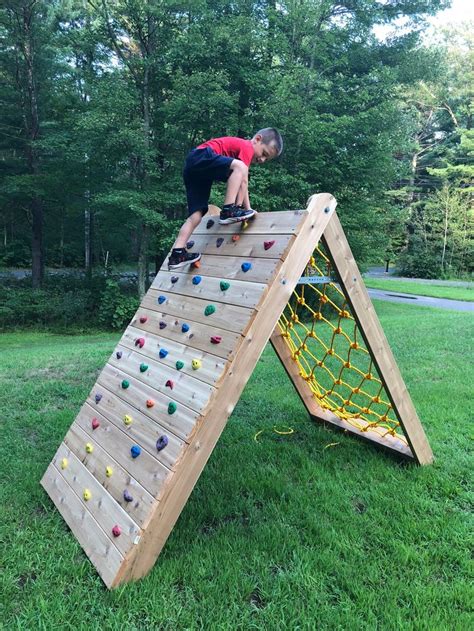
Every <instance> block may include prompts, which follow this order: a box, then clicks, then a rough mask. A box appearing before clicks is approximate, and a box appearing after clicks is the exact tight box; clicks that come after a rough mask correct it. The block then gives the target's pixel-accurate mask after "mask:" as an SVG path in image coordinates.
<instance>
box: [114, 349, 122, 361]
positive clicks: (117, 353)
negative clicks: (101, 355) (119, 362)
mask: <svg viewBox="0 0 474 631" xmlns="http://www.w3.org/2000/svg"><path fill="white" fill-rule="evenodd" d="M115 356H116V357H117V359H121V357H122V351H117V352H116V353H115Z"/></svg>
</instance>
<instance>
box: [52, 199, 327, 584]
mask: <svg viewBox="0 0 474 631" xmlns="http://www.w3.org/2000/svg"><path fill="white" fill-rule="evenodd" d="M335 206H336V202H335V200H334V198H333V197H332V196H331V195H329V194H320V195H315V196H313V197H312V198H311V199H310V202H309V205H308V208H307V209H306V210H304V211H296V212H277V213H263V214H259V215H258V216H257V217H256V218H255V220H254V221H252V222H251V223H250V225H249V226H248V228H247V229H246V230H242V226H241V225H240V224H233V225H226V226H221V225H219V223H218V220H217V218H214V219H213V218H209V217H207V216H206V217H205V218H204V219H203V221H202V222H201V224H200V226H199V227H198V228H197V230H196V231H195V233H194V235H193V236H192V239H193V241H194V245H193V250H194V251H200V252H202V253H203V257H202V261H201V267H200V268H199V269H192V268H189V269H184V270H180V271H179V272H168V270H167V267H166V264H165V265H164V266H163V267H162V269H161V270H160V271H159V273H158V274H157V276H156V278H155V280H154V282H153V285H152V286H151V288H150V290H149V291H148V293H147V294H146V296H145V297H144V299H143V301H142V303H141V305H140V308H139V309H138V311H137V313H136V315H135V317H134V318H133V320H132V322H131V323H130V325H129V327H128V328H127V329H126V331H125V333H124V334H123V336H122V338H121V340H120V342H119V344H118V346H117V348H116V349H115V350H114V352H113V353H112V355H111V357H110V359H109V361H108V362H107V364H106V366H105V368H104V369H103V370H102V372H101V374H100V375H99V377H98V379H97V382H96V383H95V384H94V387H93V388H92V390H91V392H90V395H89V397H88V398H87V400H86V402H85V403H84V405H83V407H82V408H81V410H80V412H79V414H78V415H77V418H76V419H75V421H74V422H73V424H72V426H71V428H70V429H69V431H68V433H67V434H66V436H65V438H64V440H63V442H62V443H61V445H60V447H59V449H58V451H57V452H56V455H55V456H54V458H53V460H52V462H51V464H50V465H49V467H48V469H47V470H46V473H45V474H44V477H43V479H42V481H41V483H42V485H43V487H44V488H45V490H46V491H47V493H48V494H49V496H50V497H51V499H52V500H53V502H54V503H55V505H56V507H57V508H58V510H59V512H60V513H61V515H62V516H63V518H64V519H65V521H66V522H67V524H68V525H69V527H70V528H71V530H72V532H73V533H74V535H75V536H76V538H77V539H78V541H79V543H80V544H81V546H82V547H83V549H84V550H85V552H86V554H87V555H88V556H89V558H90V560H91V561H92V563H93V564H94V565H95V567H96V568H97V571H98V573H99V574H100V576H101V577H102V579H103V581H104V582H105V584H106V585H107V586H108V587H116V586H118V585H120V584H121V583H124V582H126V581H129V580H133V579H137V578H140V577H141V576H143V575H145V574H146V573H147V572H148V571H149V570H150V569H151V568H152V567H153V565H154V563H155V560H156V558H157V556H158V554H159V553H160V550H161V549H162V547H163V545H164V543H165V541H166V539H167V537H168V535H169V534H170V532H171V530H172V528H173V525H174V523H175V522H176V520H177V518H178V516H179V514H180V512H181V510H182V508H183V507H184V505H185V503H186V500H187V498H188V497H189V495H190V493H191V491H192V489H193V487H194V485H195V483H196V481H197V479H198V477H199V475H200V473H201V471H202V469H203V467H204V465H205V464H206V461H207V459H208V458H209V455H210V454H211V452H212V450H213V448H214V446H215V444H216V442H217V440H218V438H219V436H220V434H221V432H222V430H223V428H224V426H225V424H226V421H227V419H228V417H229V415H230V414H231V413H232V410H233V409H234V407H235V405H236V403H237V401H238V399H239V396H240V394H241V392H242V390H243V388H244V386H245V383H246V382H247V380H248V378H249V377H250V375H251V373H252V371H253V368H254V366H255V364H256V362H257V360H258V358H259V356H260V354H261V352H262V351H263V349H264V347H265V345H266V343H267V341H268V339H269V337H270V335H271V333H272V331H273V329H274V327H275V325H276V322H277V320H278V318H279V316H280V313H281V312H282V310H283V308H284V307H285V305H286V303H287V302H288V299H289V297H290V295H291V293H292V291H293V288H294V286H295V284H296V282H297V280H298V278H299V277H300V275H301V273H302V272H303V269H304V267H305V265H306V263H307V261H308V259H309V257H310V255H311V253H312V251H313V249H314V247H315V245H316V244H317V243H318V241H319V239H320V238H321V235H322V234H323V231H324V229H325V227H326V226H327V224H328V222H329V220H330V218H331V216H332V215H333V213H334V210H335Z"/></svg>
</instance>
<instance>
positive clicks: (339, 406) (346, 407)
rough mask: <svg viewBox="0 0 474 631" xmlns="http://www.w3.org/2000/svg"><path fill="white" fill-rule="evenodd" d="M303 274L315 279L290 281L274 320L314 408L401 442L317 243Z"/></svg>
mask: <svg viewBox="0 0 474 631" xmlns="http://www.w3.org/2000/svg"><path fill="white" fill-rule="evenodd" d="M304 276H317V277H318V280H317V282H316V283H313V282H309V283H302V284H298V285H297V286H296V289H295V291H294V292H293V296H292V297H291V299H290V301H289V302H288V304H287V306H286V308H285V310H284V311H283V313H282V315H281V317H280V320H279V322H278V325H279V328H280V331H281V333H282V335H283V338H284V339H285V341H286V343H287V344H288V346H289V348H290V351H291V356H292V358H293V359H294V361H296V363H297V364H298V368H299V372H300V375H301V377H303V379H305V381H306V382H307V383H308V386H309V387H310V388H311V391H312V393H313V396H314V397H315V398H316V399H317V402H318V404H319V405H320V407H322V408H324V409H326V410H330V411H331V412H333V413H334V414H335V415H336V416H338V417H339V418H340V419H343V420H344V421H346V422H347V423H349V424H350V425H352V426H353V427H355V428H357V429H358V430H360V431H361V432H367V431H368V430H369V429H370V430H372V431H375V432H377V433H378V434H379V435H380V436H381V437H385V436H387V435H391V436H394V437H396V438H398V439H400V440H402V441H403V442H404V443H405V444H407V441H406V439H405V437H404V435H403V434H402V433H401V428H400V423H399V422H398V419H397V418H396V415H395V412H394V410H393V408H392V405H391V403H390V402H389V401H388V400H387V399H388V397H387V396H386V393H385V389H384V386H383V384H382V382H381V380H380V377H379V374H378V372H377V369H376V367H375V365H374V362H373V360H372V357H371V355H370V353H369V351H368V350H367V348H366V346H365V343H364V340H363V338H362V336H361V335H360V332H359V330H358V326H357V323H356V321H355V320H354V318H353V316H352V314H351V312H350V307H349V305H348V303H347V300H346V298H345V296H344V293H343V292H342V291H341V289H340V288H339V287H338V285H337V284H336V283H335V282H332V280H331V262H330V260H329V258H328V257H327V256H326V254H325V253H324V251H323V250H322V248H320V247H319V248H317V249H316V250H315V251H314V253H313V256H312V257H311V259H310V261H309V263H308V265H307V267H306V270H305V272H304Z"/></svg>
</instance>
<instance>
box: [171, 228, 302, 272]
mask: <svg viewBox="0 0 474 631" xmlns="http://www.w3.org/2000/svg"><path fill="white" fill-rule="evenodd" d="M218 239H224V241H223V242H222V243H220V241H218ZM294 239H295V237H294V236H293V235H291V234H279V235H276V234H271V233H270V234H268V235H265V236H260V235H256V234H247V233H241V234H239V239H238V240H237V241H233V240H232V235H230V234H228V235H226V234H219V235H209V234H193V236H192V241H194V245H193V246H192V248H189V251H190V252H201V254H204V255H213V256H221V257H224V256H232V257H242V258H243V259H244V260H251V259H255V260H256V261H258V260H259V259H261V258H268V259H281V258H284V257H285V255H286V253H287V252H288V251H289V250H290V249H291V246H292V244H293V242H294ZM265 241H275V243H274V244H273V245H272V247H271V248H269V249H268V250H265V247H264V242H265ZM219 244H220V245H219ZM167 269H168V260H167V259H166V260H165V261H164V263H163V265H162V267H161V271H165V270H167ZM181 269H186V270H188V269H189V268H181Z"/></svg>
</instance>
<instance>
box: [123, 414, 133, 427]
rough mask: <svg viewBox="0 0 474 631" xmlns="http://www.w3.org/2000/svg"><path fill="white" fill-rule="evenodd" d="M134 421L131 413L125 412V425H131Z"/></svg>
mask: <svg viewBox="0 0 474 631" xmlns="http://www.w3.org/2000/svg"><path fill="white" fill-rule="evenodd" d="M132 421H133V419H132V417H131V416H130V414H125V416H124V417H123V422H124V423H125V425H131V424H132Z"/></svg>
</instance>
